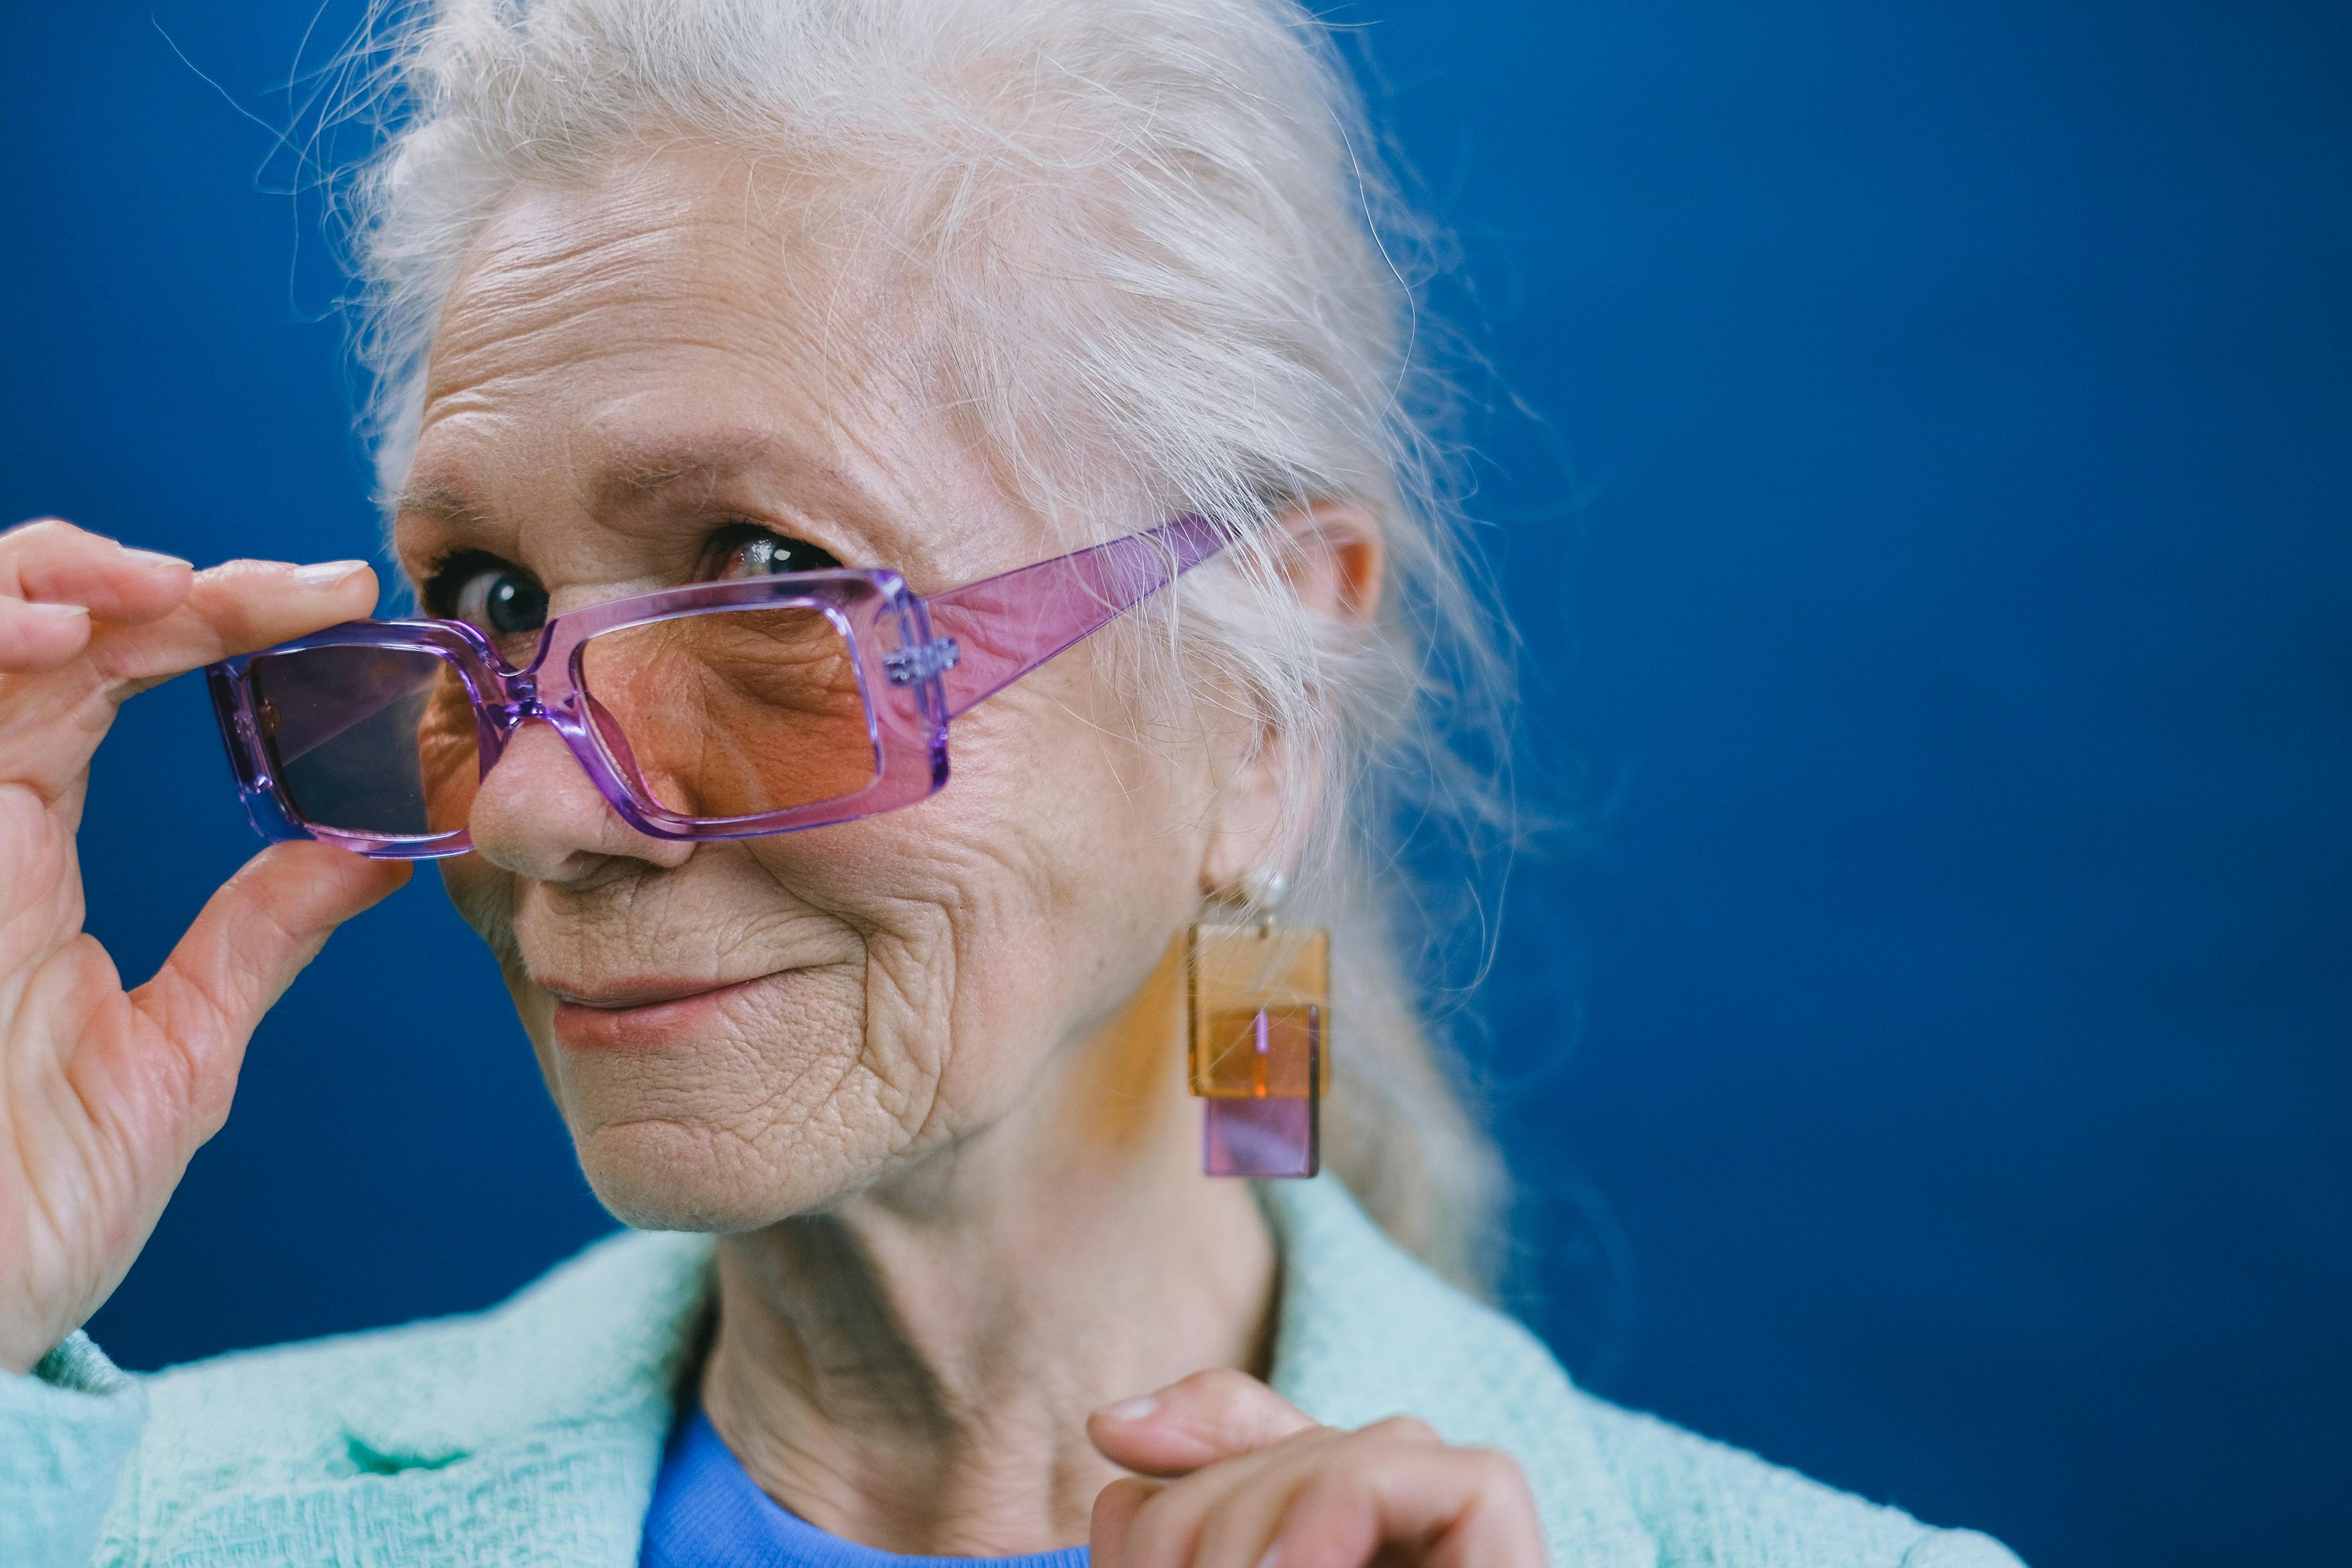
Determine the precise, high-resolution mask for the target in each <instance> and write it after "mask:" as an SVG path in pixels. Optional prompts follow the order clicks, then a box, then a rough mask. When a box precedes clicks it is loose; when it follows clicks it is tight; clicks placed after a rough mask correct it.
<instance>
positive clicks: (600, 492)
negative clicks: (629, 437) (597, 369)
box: [588, 435, 777, 510]
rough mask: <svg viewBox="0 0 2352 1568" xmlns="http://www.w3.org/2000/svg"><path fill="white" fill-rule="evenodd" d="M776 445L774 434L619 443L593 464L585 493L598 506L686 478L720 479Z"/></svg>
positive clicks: (771, 451)
mask: <svg viewBox="0 0 2352 1568" xmlns="http://www.w3.org/2000/svg"><path fill="white" fill-rule="evenodd" d="M776 450H777V443H776V442H775V440H774V438H773V437H768V436H763V435H745V436H740V437H730V438H726V439H720V440H706V441H688V442H677V443H658V444H652V445H647V446H644V447H622V448H621V449H620V450H619V451H617V452H615V453H614V454H613V455H612V456H610V457H609V458H606V459H605V461H604V463H602V464H600V465H599V466H598V468H597V470H596V473H595V475H594V477H593V479H590V480H589V483H588V494H589V499H590V500H591V502H592V503H593V505H594V506H595V507H596V508H597V509H599V510H603V509H604V508H606V507H613V506H619V505H625V504H627V503H629V502H631V501H642V500H647V499H648V498H651V497H655V496H658V495H660V494H661V493H662V492H663V491H664V490H667V489H672V488H673V487H675V486H677V485H681V484H686V483H688V482H690V481H696V480H701V481H707V482H709V483H711V484H713V485H717V484H720V483H723V482H725V481H726V480H727V479H731V478H732V477H734V476H735V475H737V474H739V473H740V472H742V471H743V470H744V469H745V468H751V467H753V466H754V465H756V464H757V463H759V462H760V461H761V459H762V458H768V457H771V456H772V455H774V453H775V452H776Z"/></svg>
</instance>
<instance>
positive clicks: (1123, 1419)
mask: <svg viewBox="0 0 2352 1568" xmlns="http://www.w3.org/2000/svg"><path fill="white" fill-rule="evenodd" d="M1316 1426H1317V1423H1316V1422H1315V1421H1314V1420H1313V1419H1312V1418H1311V1417H1309V1416H1308V1415H1307V1414H1306V1413H1305V1412H1303V1411H1301V1410H1300V1409H1299V1408H1298V1407H1297V1405H1293V1404H1291V1403H1290V1402H1289V1401H1288V1400H1286V1399H1285V1398H1283V1397H1282V1395H1280V1394H1276V1392H1275V1391H1274V1390H1272V1389H1271V1388H1268V1387H1267V1386H1266V1385H1265V1384H1263V1383H1260V1382H1259V1381H1258V1380H1257V1379H1256V1378H1254V1377H1252V1376H1250V1375H1249V1374H1248V1373H1244V1372H1237V1371H1235V1370H1234V1369H1233V1368H1231V1367H1211V1368H1209V1369H1208V1370H1207V1371H1204V1372H1196V1373H1192V1376H1190V1377H1187V1378H1183V1379H1181V1380H1180V1381H1178V1382H1175V1383H1171V1384H1169V1385H1168V1386H1167V1387H1165V1388H1163V1389H1160V1391H1159V1392H1157V1393H1155V1394H1150V1395H1148V1396H1146V1397H1144V1398H1142V1399H1131V1400H1128V1401H1125V1402H1123V1403H1121V1404H1118V1405H1108V1406H1106V1407H1105V1408H1103V1409H1100V1410H1097V1411H1096V1412H1095V1413H1094V1414H1093V1415H1091V1416H1088V1417H1087V1436H1088V1437H1089V1438H1091V1439H1092V1440H1093V1442H1094V1446H1095V1447H1097V1448H1098V1449H1100V1450H1101V1451H1102V1455H1103V1457H1104V1458H1107V1459H1108V1460H1110V1461H1111V1462H1112V1463H1113V1464H1116V1465H1118V1466H1120V1467H1122V1468H1127V1469H1130V1470H1134V1471H1136V1472H1138V1473H1139V1474H1142V1475H1147V1476H1185V1475H1190V1474H1192V1472H1193V1471H1194V1470H1197V1469H1200V1468H1202V1466H1205V1465H1213V1464H1215V1463H1216V1462H1217V1461H1219V1460H1220V1459H1230V1458H1234V1457H1235V1456H1236V1455H1240V1454H1254V1453H1255V1452H1257V1451H1258V1450H1259V1449H1261V1448H1270V1447H1274V1445H1276V1443H1279V1442H1281V1441H1282V1440H1283V1439H1285V1438H1286V1437H1293V1436H1297V1435H1298V1434H1299V1433H1301V1432H1308V1431H1313V1430H1315V1428H1316Z"/></svg>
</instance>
